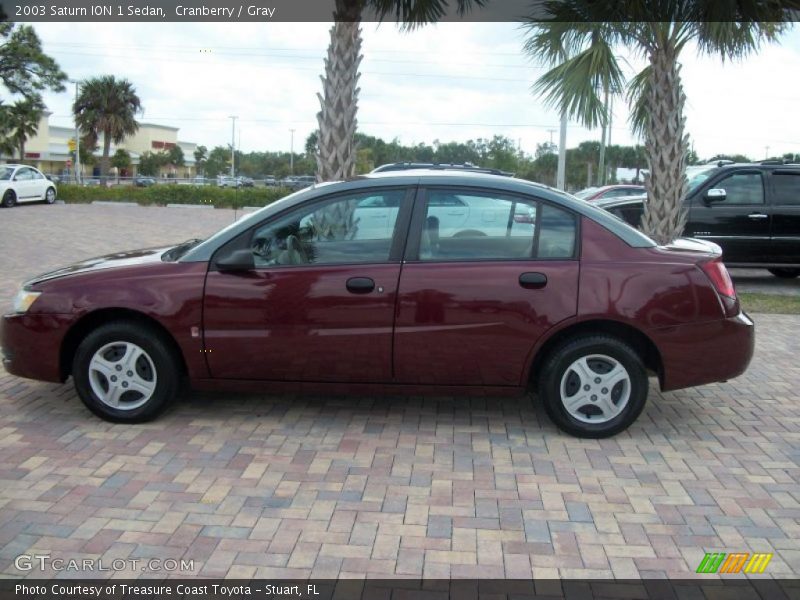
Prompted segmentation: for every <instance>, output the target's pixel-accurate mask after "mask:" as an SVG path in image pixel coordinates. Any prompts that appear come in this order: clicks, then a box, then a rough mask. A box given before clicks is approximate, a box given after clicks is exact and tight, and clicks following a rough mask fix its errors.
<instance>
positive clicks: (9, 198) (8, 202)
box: [2, 190, 17, 208]
mask: <svg viewBox="0 0 800 600" xmlns="http://www.w3.org/2000/svg"><path fill="white" fill-rule="evenodd" d="M16 203H17V195H16V194H15V193H14V190H7V191H6V193H5V194H3V203H2V204H3V208H11V207H12V206H14V205H15V204H16Z"/></svg>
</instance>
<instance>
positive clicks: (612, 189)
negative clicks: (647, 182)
mask: <svg viewBox="0 0 800 600" xmlns="http://www.w3.org/2000/svg"><path fill="white" fill-rule="evenodd" d="M646 192H647V190H645V187H644V186H643V185H634V184H627V183H615V184H613V185H604V186H602V187H590V188H586V189H585V190H581V191H580V192H576V193H575V197H576V198H580V199H581V200H586V202H594V201H595V200H601V199H602V200H607V199H608V198H622V197H625V196H640V195H642V194H645V193H646Z"/></svg>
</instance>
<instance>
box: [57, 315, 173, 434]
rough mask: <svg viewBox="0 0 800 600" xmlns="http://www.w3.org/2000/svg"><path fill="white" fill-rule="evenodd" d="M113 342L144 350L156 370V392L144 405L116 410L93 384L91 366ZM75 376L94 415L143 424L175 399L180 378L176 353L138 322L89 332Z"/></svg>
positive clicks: (80, 349)
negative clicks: (93, 357)
mask: <svg viewBox="0 0 800 600" xmlns="http://www.w3.org/2000/svg"><path fill="white" fill-rule="evenodd" d="M112 342H131V343H134V344H136V345H137V346H139V347H140V348H142V349H143V350H144V351H145V352H147V354H149V355H150V358H151V359H152V361H153V365H154V366H155V369H156V376H157V382H156V389H155V392H153V395H152V396H151V397H150V399H149V400H148V401H147V402H145V403H144V404H143V405H142V406H140V407H138V408H135V409H132V410H120V409H115V408H113V407H111V406H108V405H107V404H105V403H103V402H102V401H101V400H100V399H99V398H98V397H97V396H96V395H95V393H94V392H93V391H92V387H91V385H90V383H89V372H88V367H89V363H90V361H91V359H92V356H94V353H95V352H97V350H99V349H100V348H102V347H103V346H105V345H106V344H109V343H112ZM72 377H73V379H74V382H75V389H76V391H77V392H78V396H79V397H80V399H81V400H82V401H83V403H84V404H85V405H86V407H87V408H88V409H89V410H91V411H92V412H93V413H94V414H96V415H98V416H99V417H101V418H103V419H106V420H108V421H114V422H124V423H139V422H143V421H149V420H151V419H153V418H155V417H156V416H157V415H158V414H159V413H160V412H161V411H163V410H164V409H165V408H166V406H167V405H168V404H169V403H170V402H171V401H172V400H173V399H174V398H175V396H176V395H177V392H178V389H179V387H180V375H179V371H178V365H177V361H176V359H175V357H174V354H173V352H172V351H171V350H170V348H169V347H168V346H167V344H165V343H164V340H163V339H162V336H161V335H160V334H159V333H158V332H156V331H154V330H153V329H152V328H150V327H147V326H142V325H140V324H136V323H127V322H121V323H110V324H107V325H103V326H101V327H99V328H97V329H95V330H94V331H92V332H91V333H89V334H88V335H87V336H86V337H85V338H84V339H83V341H82V342H81V343H80V344H79V346H78V349H77V350H76V352H75V357H74V359H73V363H72Z"/></svg>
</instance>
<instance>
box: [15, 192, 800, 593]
mask: <svg viewBox="0 0 800 600" xmlns="http://www.w3.org/2000/svg"><path fill="white" fill-rule="evenodd" d="M232 217H233V214H232V211H211V210H209V211H206V210H191V209H183V210H182V209H163V208H150V209H145V208H123V207H90V206H52V207H19V208H15V209H13V210H10V211H8V210H4V211H1V212H0V283H2V284H3V285H2V286H0V290H2V291H1V293H2V295H3V298H2V300H3V301H4V302H5V301H6V300H7V299H8V298H9V297H10V295H11V294H12V293H13V288H14V285H15V284H16V281H17V280H19V279H20V278H22V277H23V276H26V275H29V274H32V273H34V272H37V271H40V270H43V268H47V267H51V266H58V265H59V264H63V263H66V262H69V261H72V260H75V259H78V258H83V257H86V256H89V255H94V254H98V253H102V252H106V251H112V250H115V249H119V248H120V247H135V246H137V245H142V243H145V244H157V243H161V242H166V241H168V240H176V239H177V240H181V239H184V238H187V237H192V236H193V235H198V234H200V235H205V234H207V233H209V232H210V231H213V230H214V229H216V228H217V227H219V226H221V225H224V224H226V223H228V222H230V221H231V219H232ZM178 227H180V228H181V231H178V233H177V234H176V233H175V228H178ZM756 322H757V327H758V344H757V349H756V356H755V358H754V361H753V364H752V366H751V368H750V370H749V371H748V372H747V373H746V374H745V375H744V376H742V377H740V378H738V379H737V380H735V381H731V382H729V383H724V384H716V385H709V386H703V387H700V388H696V389H692V390H683V391H679V392H674V393H667V394H661V393H659V392H658V391H657V390H656V389H655V388H652V389H651V395H650V400H649V403H648V405H647V408H646V409H645V411H644V413H643V414H642V416H641V417H640V419H639V421H638V422H637V423H636V424H635V425H634V426H633V427H632V428H630V429H629V430H628V431H626V432H624V433H622V434H620V435H618V436H617V437H615V438H613V439H609V440H602V441H590V440H578V439H574V438H571V437H569V436H566V435H563V434H561V433H560V432H558V431H557V430H556V429H555V428H554V427H553V426H552V425H551V424H550V422H549V421H548V420H547V418H546V416H545V415H544V414H543V412H542V411H541V409H540V408H539V407H537V406H536V404H535V403H532V402H531V400H530V399H527V398H520V399H498V398H484V399H474V398H473V399H470V400H461V399H456V398H425V399H423V398H419V397H393V398H323V397H309V396H293V395H288V396H260V395H236V394H199V393H189V394H187V395H186V397H184V398H183V399H182V400H181V401H180V402H178V403H177V404H176V405H175V406H173V407H172V408H171V409H170V410H169V412H168V413H167V414H165V415H164V416H163V417H162V418H161V419H160V420H158V421H156V422H155V423H151V424H146V425H137V426H125V425H113V424H109V423H105V422H103V421H100V420H98V419H97V418H95V417H94V416H92V415H91V414H90V413H89V412H88V411H87V410H86V409H85V408H84V407H83V405H82V404H81V403H80V401H79V400H78V399H77V397H76V396H75V393H74V392H73V389H72V386H71V384H70V383H68V384H66V385H63V386H62V385H52V384H46V383H38V382H33V381H27V380H22V379H17V378H15V377H11V376H9V375H7V374H6V373H5V372H4V371H2V370H0V573H5V574H7V575H17V576H18V575H20V574H25V573H21V572H20V571H17V570H16V569H15V567H14V562H13V561H14V558H15V557H16V556H18V555H20V554H32V553H37V552H43V553H47V554H50V555H51V556H52V557H54V558H64V559H73V558H74V559H83V558H93V559H97V558H103V559H104V560H105V561H106V564H108V563H110V561H111V560H112V559H114V558H123V559H140V560H146V559H152V558H156V559H158V558H161V559H165V558H174V559H181V558H183V559H186V560H193V561H194V571H193V572H194V573H196V574H200V575H203V576H228V577H254V576H255V577H265V578H267V577H309V576H312V577H335V576H364V575H369V576H384V577H386V576H395V575H402V576H417V577H419V576H424V577H475V576H478V577H508V578H519V577H521V578H526V577H530V576H532V575H533V576H541V577H612V576H615V577H623V578H624V577H637V576H653V577H660V576H665V575H668V576H674V577H686V576H690V575H691V574H692V573H693V571H694V570H695V569H696V567H697V565H698V564H699V562H700V560H701V558H702V557H703V554H704V553H705V552H706V551H709V552H710V551H723V552H748V551H749V552H773V553H774V554H775V556H774V558H773V559H772V562H771V563H770V564H769V567H768V569H767V575H769V574H771V575H773V576H779V577H780V576H783V577H788V576H796V575H797V574H798V573H799V572H800V468H799V467H798V459H799V458H800V416H799V415H798V393H797V389H798V386H799V385H800V367H799V366H798V361H797V357H798V356H800V340H798V337H797V335H796V332H797V330H798V325H800V320H799V319H798V318H796V317H790V316H770V315H757V316H756ZM140 564H141V563H140ZM48 573H51V571H45V572H44V574H48ZM27 574H28V575H29V576H31V577H33V576H41V575H42V572H41V571H39V570H34V571H30V572H28V573H27ZM181 574H182V575H189V574H190V573H189V572H184V573H181ZM95 575H96V576H100V577H106V576H108V575H109V574H108V573H107V572H102V573H95ZM121 575H125V576H129V577H130V576H134V577H135V576H148V575H149V573H143V572H141V566H137V570H136V571H125V572H123V573H121ZM157 575H163V573H157Z"/></svg>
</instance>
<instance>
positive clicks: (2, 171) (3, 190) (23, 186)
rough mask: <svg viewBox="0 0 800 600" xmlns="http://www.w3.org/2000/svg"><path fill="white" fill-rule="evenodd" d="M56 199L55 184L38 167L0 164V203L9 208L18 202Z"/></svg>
mask: <svg viewBox="0 0 800 600" xmlns="http://www.w3.org/2000/svg"><path fill="white" fill-rule="evenodd" d="M41 201H45V202H47V203H48V204H52V203H53V202H55V201H56V184H55V183H54V182H52V181H50V180H49V179H48V178H47V177H45V176H44V173H42V172H41V171H40V170H39V169H34V168H33V167H29V166H27V165H15V164H7V165H0V205H2V206H3V207H4V208H11V207H12V206H14V205H15V204H17V203H18V202H41Z"/></svg>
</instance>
